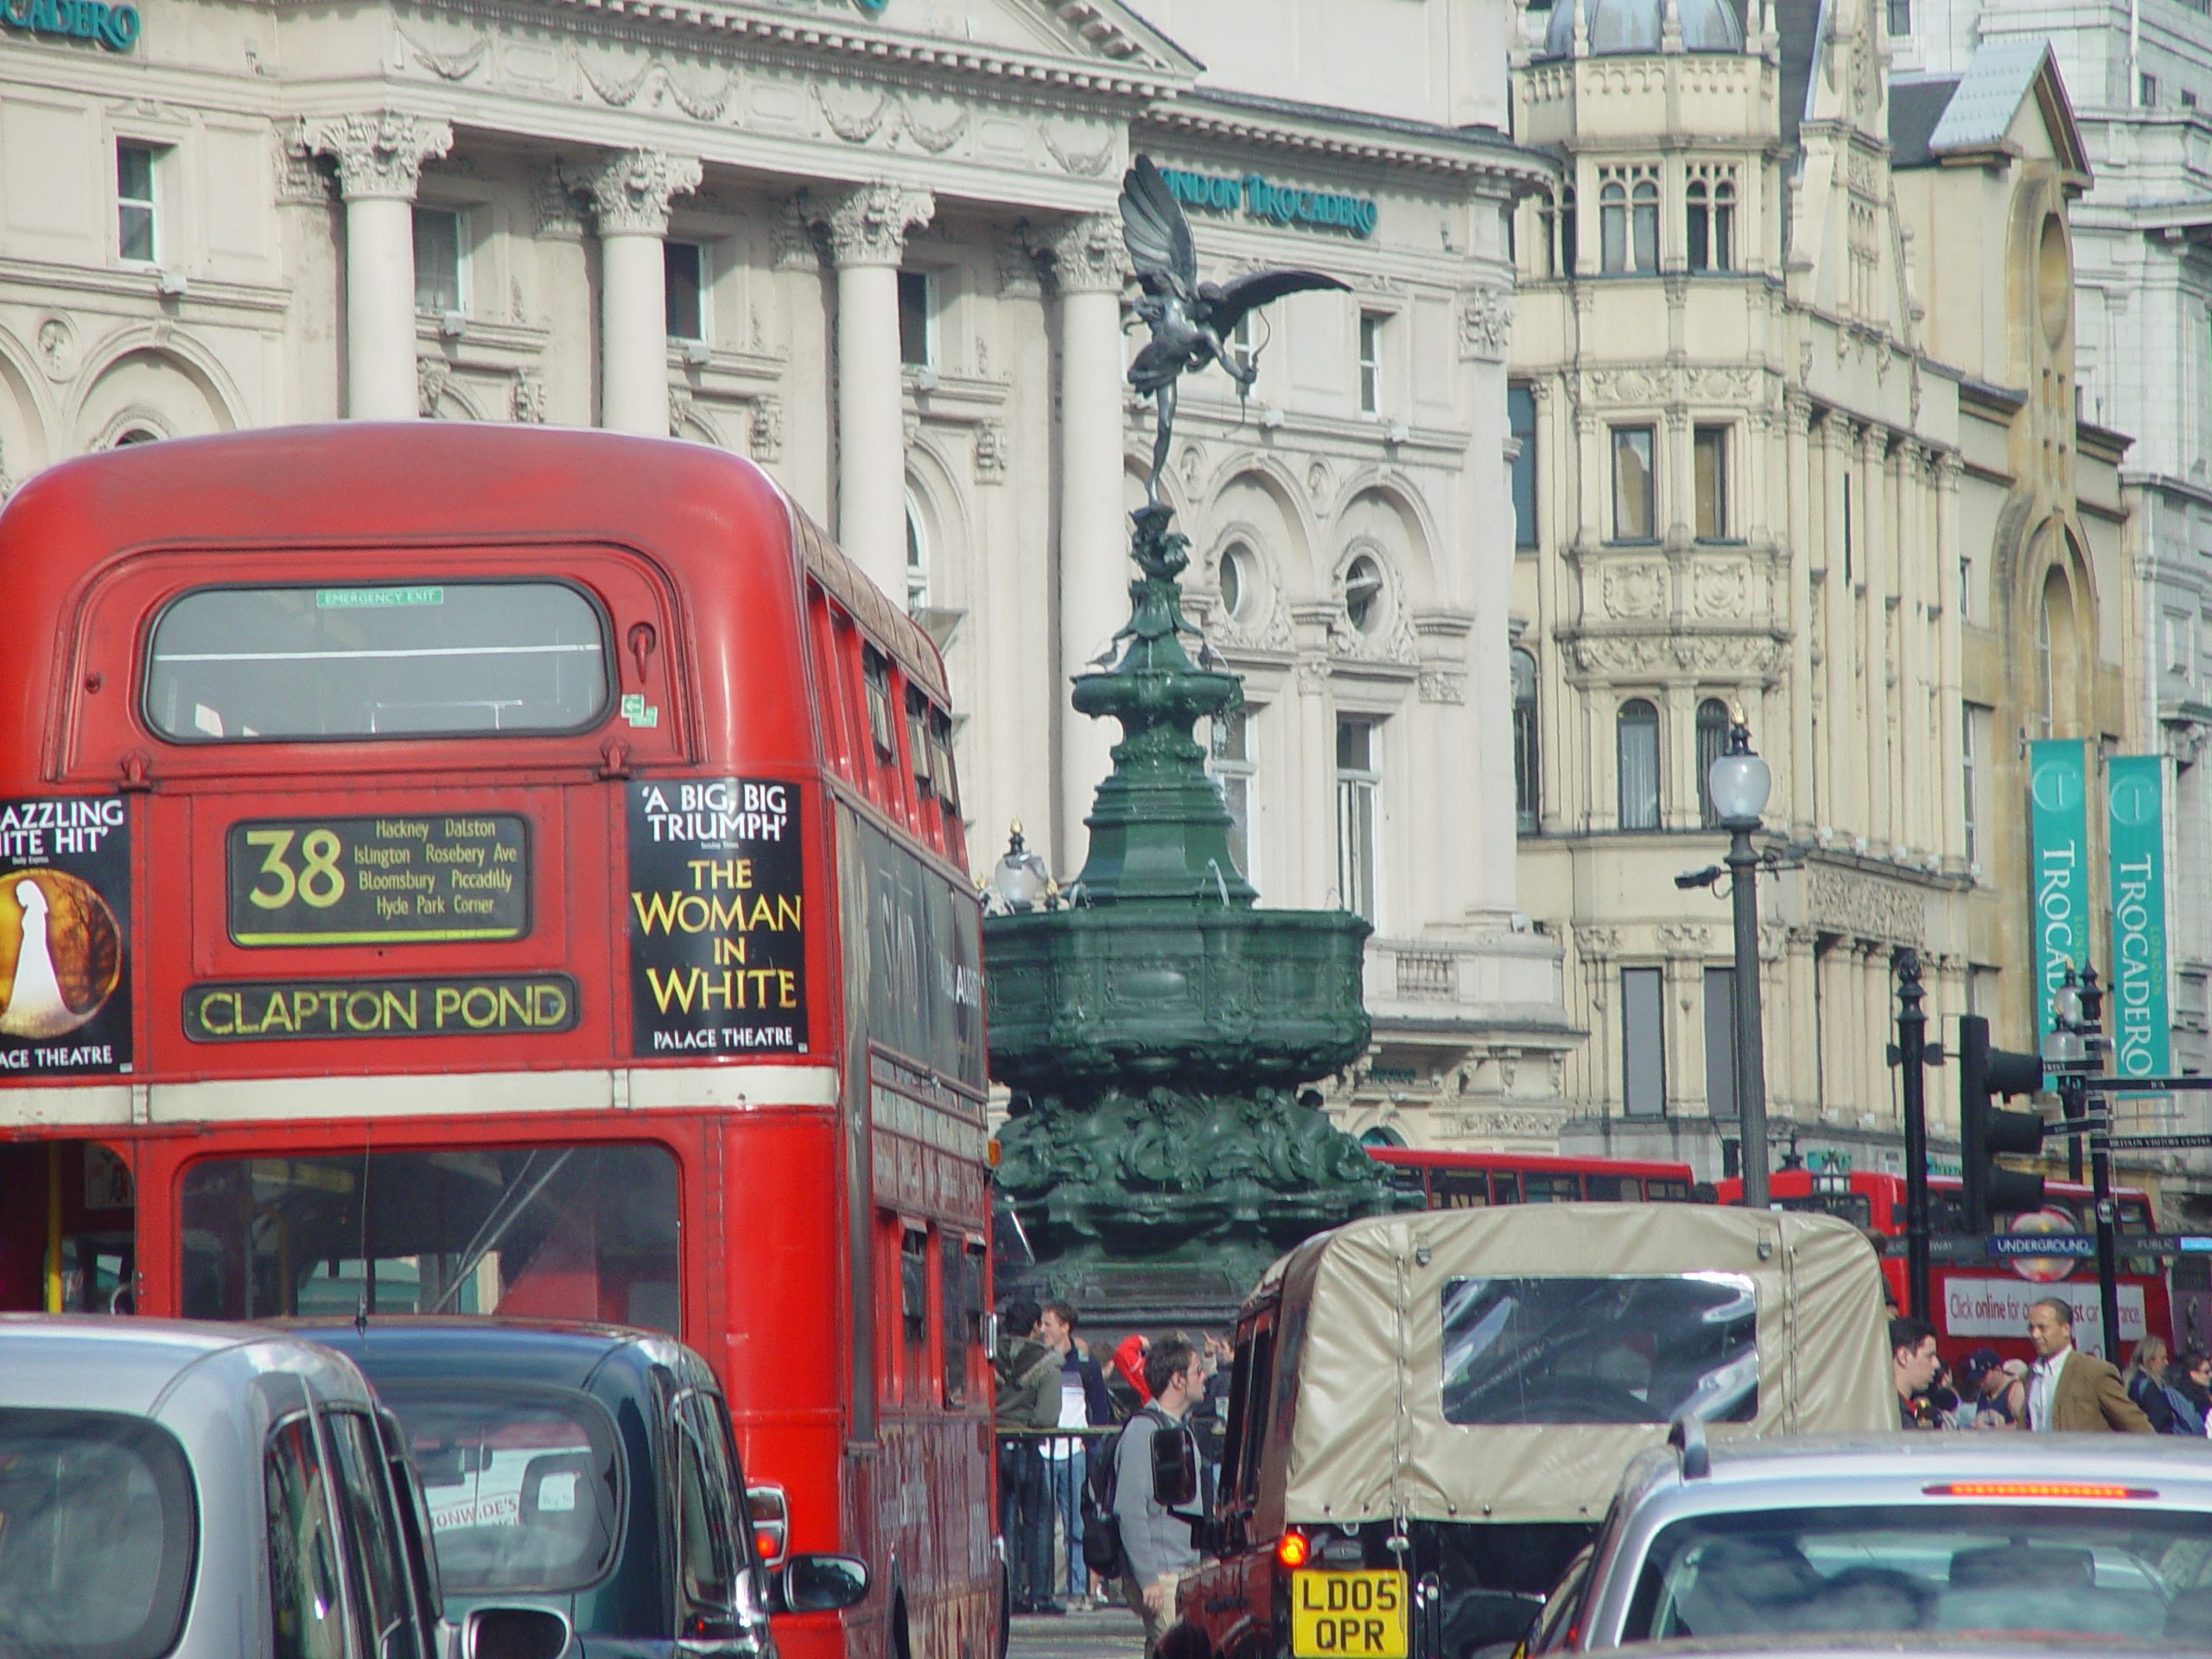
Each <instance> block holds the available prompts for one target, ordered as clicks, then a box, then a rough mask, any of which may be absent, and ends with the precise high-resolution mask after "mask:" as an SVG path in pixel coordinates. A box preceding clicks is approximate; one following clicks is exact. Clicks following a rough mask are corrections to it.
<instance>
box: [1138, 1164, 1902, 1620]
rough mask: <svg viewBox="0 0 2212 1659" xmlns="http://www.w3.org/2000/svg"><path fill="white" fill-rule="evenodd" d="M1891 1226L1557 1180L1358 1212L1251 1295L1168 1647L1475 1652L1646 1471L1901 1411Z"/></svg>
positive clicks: (1873, 1424)
mask: <svg viewBox="0 0 2212 1659" xmlns="http://www.w3.org/2000/svg"><path fill="white" fill-rule="evenodd" d="M1886 1319H1887V1313H1886V1310H1885V1306H1884V1302H1883V1296H1882V1278H1881V1270H1880V1267H1879V1265H1878V1262H1877V1261H1876V1259H1875V1256H1874V1253H1873V1250H1872V1247H1871V1246H1870V1245H1869V1244H1868V1243H1866V1238H1865V1237H1864V1236H1863V1235H1861V1234H1860V1233H1859V1230H1857V1229H1856V1228H1854V1227H1853V1226H1851V1225H1850V1224H1848V1223H1846V1222H1841V1221H1838V1220H1836V1219H1834V1217H1827V1216H1817V1215H1794V1214H1785V1213H1781V1212H1776V1211H1745V1210H1729V1209H1720V1208H1716V1207H1709V1206H1705V1205H1694V1206H1693V1205H1595V1204H1591V1205H1573V1204H1563V1205H1540V1206H1536V1205H1532V1206H1522V1207H1518V1208H1514V1209H1495V1210H1469V1211H1428V1212H1427V1213H1421V1214H1412V1215H1398V1216H1383V1217H1374V1218H1371V1219H1370V1220H1366V1221H1359V1222H1354V1223H1352V1224H1350V1225H1348V1226H1344V1227H1339V1228H1337V1229H1335V1230H1332V1231H1330V1232H1326V1233H1322V1234H1319V1235H1318V1236H1315V1237H1313V1238H1312V1239H1309V1240H1307V1241H1306V1243H1304V1244H1302V1245H1300V1247H1299V1248H1298V1249H1295V1250H1294V1251H1292V1252H1291V1253H1290V1254H1289V1255H1287V1256H1285V1257H1283V1258H1282V1259H1281V1261H1279V1262H1276V1263H1275V1264H1274V1266H1273V1267H1271V1268H1269V1269H1268V1272H1267V1274H1265V1276H1264V1277H1263V1278H1262V1280H1261V1281H1260V1284H1259V1286H1258V1287H1257V1288H1256V1289H1255V1290H1254V1291H1253V1293H1252V1294H1251V1296H1250V1297H1249V1299H1248V1300H1246V1302H1245V1304H1244V1306H1243V1310H1242V1311H1241V1313H1239V1315H1238V1319H1237V1327H1236V1359H1235V1370H1234V1372H1233V1373H1232V1379H1231V1389H1230V1408H1229V1420H1228V1425H1227V1430H1226V1443H1225V1450H1224V1456H1223V1461H1222V1467H1221V1472H1220V1478H1219V1479H1218V1481H1217V1491H1216V1498H1215V1504H1214V1509H1213V1511H1212V1514H1211V1516H1210V1517H1209V1521H1208V1523H1207V1530H1208V1531H1209V1532H1210V1533H1211V1544H1212V1547H1213V1548H1214V1549H1215V1551H1216V1552H1217V1555H1218V1559H1217V1560H1211V1561H1208V1562H1206V1563H1205V1564H1204V1565H1203V1566H1202V1567H1200V1569H1199V1570H1198V1573H1196V1574H1195V1575H1194V1576H1193V1577H1192V1578H1190V1579H1187V1580H1185V1581H1184V1584H1183V1586H1182V1589H1181V1592H1180V1594H1179V1598H1178V1603H1177V1606H1178V1617H1177V1622H1176V1624H1174V1625H1173V1627H1172V1628H1171V1630H1170V1631H1169V1633H1168V1637H1167V1641H1166V1647H1165V1652H1166V1659H1285V1656H1287V1659H1468V1656H1470V1655H1471V1654H1472V1653H1474V1652H1475V1651H1476V1650H1477V1649H1480V1648H1483V1647H1485V1646H1488V1645H1490V1644H1491V1643H1500V1642H1511V1641H1513V1640H1514V1639H1516V1637H1519V1636H1520V1635H1521V1634H1522V1631H1523V1630H1525V1629H1526V1628H1527V1626H1528V1624H1529V1622H1530V1621H1531V1619H1532V1618H1534V1616H1535V1612H1536V1611H1537V1609H1538V1608H1539V1607H1540V1606H1541V1598H1542V1596H1543V1593H1544V1592H1545V1591H1547V1590H1548V1589H1549V1588H1550V1586H1552V1585H1553V1584H1554V1583H1555V1582H1556V1581H1557V1580H1559V1578H1560V1574H1561V1573H1562V1571H1563V1570H1564V1569H1565V1567H1567V1564H1568V1562H1569V1561H1570V1560H1572V1559H1573V1556H1574V1555H1575V1554H1576V1553H1577V1552H1578V1551H1579V1550H1580V1549H1581V1548H1584V1547H1585V1546H1586V1544H1587V1543H1588V1541H1589V1540H1590V1538H1591V1536H1592V1534H1593V1533H1594V1532H1595V1530H1596V1529H1597V1525H1598V1522H1599V1520H1600V1519H1601V1518H1602V1516H1604V1514H1605V1508H1606V1505H1607V1504H1608V1503H1609V1502H1610V1501H1611V1498H1612V1497H1613V1494H1614V1492H1615V1491H1616V1490H1617V1489H1618V1486H1619V1484H1620V1481H1621V1474H1622V1471H1623V1470H1624V1469H1625V1468H1626V1466H1627V1465H1628V1464H1629V1462H1630V1459H1633V1458H1634V1457H1635V1456H1636V1455H1637V1453H1638V1452H1642V1451H1644V1450H1646V1449H1648V1448H1649V1447H1652V1446H1657V1445H1659V1444H1661V1443H1662V1441H1663V1440H1665V1439H1666V1438H1667V1435H1668V1433H1669V1426H1670V1424H1672V1423H1673V1422H1674V1421H1675V1420H1677V1419H1681V1418H1693V1419H1695V1420H1697V1421H1700V1423H1702V1424H1704V1425H1707V1426H1708V1427H1709V1432H1710V1433H1711V1434H1712V1435H1713V1438H1714V1439H1715V1440H1723V1439H1726V1438H1729V1437H1732V1436H1752V1437H1764V1436H1770V1435H1785V1434H1800V1433H1815V1432H1837V1433H1843V1432H1860V1431H1868V1430H1882V1429H1890V1428H1894V1427H1896V1421H1897V1408H1896V1406H1895V1404H1894V1403H1893V1402H1894V1398H1895V1396H1894V1395H1893V1394H1892V1393H1891V1383H1890V1354H1889V1343H1888V1333H1887V1326H1886Z"/></svg>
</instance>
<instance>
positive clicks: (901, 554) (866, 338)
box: [810, 183, 937, 609]
mask: <svg viewBox="0 0 2212 1659" xmlns="http://www.w3.org/2000/svg"><path fill="white" fill-rule="evenodd" d="M810 211H811V212H812V213H813V214H814V216H815V219H816V220H817V223H819V224H820V225H821V226H823V231H824V232H826V233H827V235H828V238H829V257H830V261H831V263H832V264H835V265H836V268H837V543H838V545H839V546H840V547H842V548H843V549H844V550H845V552H846V554H847V555H848V556H849V557H850V558H851V559H852V560H853V561H854V563H856V564H858V565H859V566H860V568H861V569H863V570H865V571H867V572H868V575H869V576H871V577H872V578H873V579H874V582H875V584H876V586H877V587H879V588H882V589H883V591H884V592H885V593H887V594H889V595H890V596H891V597H892V599H893V601H895V602H896V603H897V604H898V605H899V607H900V608H902V609H903V608H904V607H905V606H906V432H905V419H904V409H903V406H902V404H901V401H900V397H899V258H900V257H901V256H903V255H904V254H905V252H906V232H908V231H909V230H912V229H918V228H919V227H920V226H924V225H926V224H928V223H929V222H930V216H931V214H932V213H935V212H936V211H937V199H936V198H935V197H934V196H932V195H931V194H930V193H929V192H928V191H926V190H912V189H908V188H906V187H905V186H903V185H896V184H883V183H876V184H863V185H858V186H855V188H852V189H850V190H847V191H845V192H843V193H842V194H837V195H825V196H823V197H821V198H819V199H817V200H815V201H814V202H813V203H812V204H811V206H810Z"/></svg>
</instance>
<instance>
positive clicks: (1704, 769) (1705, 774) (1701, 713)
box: [1697, 697, 1728, 829]
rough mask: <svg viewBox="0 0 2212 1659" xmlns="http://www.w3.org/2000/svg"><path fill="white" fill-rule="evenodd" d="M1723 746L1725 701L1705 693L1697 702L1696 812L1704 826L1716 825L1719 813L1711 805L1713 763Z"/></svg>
mask: <svg viewBox="0 0 2212 1659" xmlns="http://www.w3.org/2000/svg"><path fill="white" fill-rule="evenodd" d="M1726 747H1728V705H1727V704H1726V703H1725V702H1721V701H1720V699H1719V698H1718V697H1707V699H1706V700H1705V701H1704V702H1700V704H1698V706H1697V816H1698V822H1699V823H1702V824H1703V825H1704V826H1705V827H1706V828H1707V829H1718V828H1719V825H1720V814H1719V812H1718V811H1716V810H1714V809H1713V781H1712V775H1713V762H1714V761H1715V760H1719V758H1720V752H1721V751H1722V750H1723V749H1725V748H1726Z"/></svg>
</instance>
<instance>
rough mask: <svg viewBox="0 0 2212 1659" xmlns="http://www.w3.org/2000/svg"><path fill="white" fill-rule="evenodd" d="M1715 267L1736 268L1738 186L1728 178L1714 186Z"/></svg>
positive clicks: (1721, 268) (1716, 268) (1720, 268)
mask: <svg viewBox="0 0 2212 1659" xmlns="http://www.w3.org/2000/svg"><path fill="white" fill-rule="evenodd" d="M1735 269H1736V187H1735V186H1734V185H1732V184H1731V183H1730V182H1729V181H1727V180H1726V179H1723V180H1721V181H1719V183H1718V184H1716V185H1714V186H1713V270H1735Z"/></svg>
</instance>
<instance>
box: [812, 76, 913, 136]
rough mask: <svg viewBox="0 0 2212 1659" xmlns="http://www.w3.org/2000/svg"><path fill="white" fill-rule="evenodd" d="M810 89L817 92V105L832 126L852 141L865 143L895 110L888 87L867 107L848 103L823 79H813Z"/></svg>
mask: <svg viewBox="0 0 2212 1659" xmlns="http://www.w3.org/2000/svg"><path fill="white" fill-rule="evenodd" d="M807 90H808V91H809V92H811V93H813V94H814V103H815V107H816V108H817V109H819V110H820V111H822V118H823V121H825V122H826V123H828V124H829V130H830V131H832V132H834V133H836V135H837V137H840V138H842V139H843V140H844V141H845V142H846V143H849V144H864V143H868V140H869V139H871V138H873V137H875V135H876V133H877V132H878V131H879V130H881V128H882V126H883V118H884V117H886V116H887V115H888V114H890V113H891V111H892V106H893V99H892V95H891V92H890V91H889V89H888V88H886V89H885V90H884V91H883V92H879V93H878V94H877V95H876V99H875V102H874V104H873V105H870V106H869V107H868V108H867V109H865V110H861V109H856V108H854V107H853V106H851V105H848V104H846V103H844V102H843V101H842V99H839V98H838V97H837V96H836V95H834V94H833V93H832V92H830V91H829V87H828V86H827V85H825V84H824V83H823V82H822V81H819V80H811V81H809V82H808V83H807Z"/></svg>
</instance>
